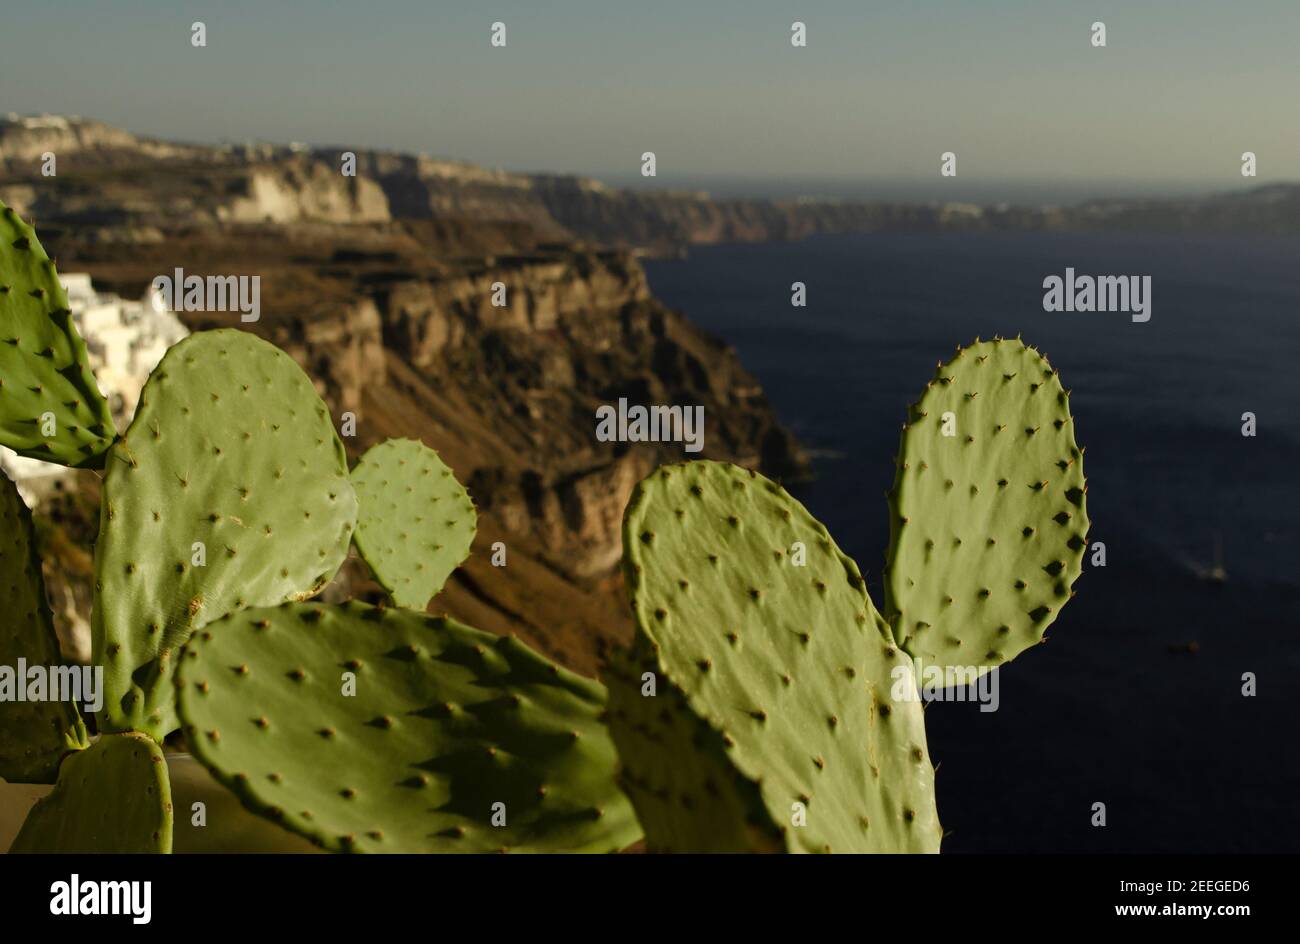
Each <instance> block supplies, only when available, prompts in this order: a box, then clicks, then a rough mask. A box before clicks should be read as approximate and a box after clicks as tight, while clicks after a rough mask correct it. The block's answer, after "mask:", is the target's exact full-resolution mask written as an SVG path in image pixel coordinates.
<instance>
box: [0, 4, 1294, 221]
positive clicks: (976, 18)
mask: <svg viewBox="0 0 1300 944" xmlns="http://www.w3.org/2000/svg"><path fill="white" fill-rule="evenodd" d="M796 20H798V21H802V22H804V23H805V24H806V26H807V36H808V45H807V47H806V48H794V47H793V46H792V45H791V43H790V30H791V23H792V22H794V21H796ZM194 21H203V22H204V23H205V24H206V27H207V40H208V45H207V47H206V48H203V49H196V48H194V47H193V46H192V45H191V43H190V27H191V24H192V23H193V22H194ZM496 21H500V22H503V23H505V25H506V39H507V44H506V46H505V47H504V48H493V47H492V46H491V45H490V43H489V37H490V33H491V29H492V24H493V23H494V22H496ZM1095 21H1101V22H1104V23H1105V24H1106V34H1107V35H1106V39H1107V45H1106V47H1105V48H1094V47H1093V46H1092V45H1091V42H1090V36H1091V26H1092V23H1093V22H1095ZM2 24H3V29H2V30H0V112H7V111H15V112H19V113H24V114H25V113H33V112H56V113H65V114H79V115H84V116H87V117H93V118H98V119H101V120H104V121H107V122H110V123H112V124H117V125H121V126H124V127H126V128H128V129H130V130H132V131H135V132H136V133H140V134H147V135H155V136H159V137H165V138H172V139H182V140H190V141H205V142H215V141H243V140H248V139H257V140H270V141H280V142H283V141H303V142H308V143H311V144H318V145H347V146H353V147H376V148H386V149H395V150H404V151H413V152H422V153H429V154H433V155H437V156H444V157H454V158H461V159H465V160H469V161H473V162H475V163H480V164H483V165H486V166H489V167H502V168H506V169H510V170H523V171H554V172H567V173H585V174H591V175H594V176H598V177H601V178H604V179H606V180H610V181H612V182H616V183H624V184H628V183H633V182H634V181H636V180H638V179H639V168H640V160H641V155H642V153H643V152H645V151H654V152H655V155H656V162H657V168H656V169H657V177H656V178H655V179H654V181H652V182H653V183H654V185H655V186H659V187H702V186H710V184H712V185H713V188H714V189H715V190H717V189H722V190H726V189H728V188H730V189H732V190H737V189H738V190H744V189H747V188H748V189H762V188H764V187H770V186H772V184H773V182H774V181H776V182H779V183H780V186H782V187H785V188H786V189H799V190H807V191H809V192H812V191H817V192H818V194H819V195H826V194H830V193H834V192H836V191H841V192H843V193H844V195H846V196H848V195H856V194H855V193H853V192H852V191H855V190H856V189H860V188H861V186H863V185H864V182H867V183H869V182H872V181H876V182H893V183H895V184H898V185H909V182H911V183H912V184H917V185H923V186H924V187H925V188H932V189H934V190H935V191H938V192H941V191H942V189H943V188H944V187H949V188H950V189H951V190H952V192H953V193H954V194H961V193H973V192H974V191H978V190H979V189H980V188H981V187H986V188H992V190H990V191H989V192H990V193H991V192H992V191H993V190H996V189H997V188H998V187H1001V186H1003V185H1004V184H1005V185H1007V186H1011V187H1013V188H1014V187H1025V188H1032V187H1034V186H1038V185H1040V184H1043V183H1044V182H1046V183H1047V184H1048V185H1050V186H1057V187H1058V188H1059V187H1075V186H1077V187H1084V188H1086V187H1089V186H1096V187H1099V188H1100V189H1103V190H1104V189H1105V188H1108V187H1109V188H1110V189H1112V190H1116V189H1118V190H1124V189H1128V190H1132V191H1134V192H1137V191H1141V190H1150V191H1157V190H1170V189H1179V188H1186V189H1195V188H1199V189H1207V188H1208V189H1221V190H1228V189H1233V188H1236V187H1240V186H1242V185H1243V183H1263V182H1268V181H1276V180H1287V179H1290V180H1295V179H1300V94H1298V93H1300V0H1237V2H1230V0H1086V2H1084V0H853V2H829V0H822V2H818V0H784V2H775V0H688V2H683V0H643V2H632V0H604V2H587V0H547V2H541V0H527V2H506V0H462V2H459V3H444V2H439V0H366V2H356V0H220V2H218V0H205V2H191V0H175V2H153V3H146V2H140V0H111V3H110V2H104V0H91V2H84V0H62V2H61V0H44V2H42V3H31V4H6V10H5V13H4V16H3V21H2ZM1247 150H1250V151H1254V152H1255V153H1256V154H1257V156H1258V173H1259V176H1258V179H1257V180H1255V181H1243V179H1242V178H1241V174H1240V163H1241V154H1242V152H1243V151H1247ZM945 151H952V152H954V153H955V154H956V155H957V178H956V179H955V180H944V179H942V178H940V177H939V166H940V156H941V154H942V153H943V152H945Z"/></svg>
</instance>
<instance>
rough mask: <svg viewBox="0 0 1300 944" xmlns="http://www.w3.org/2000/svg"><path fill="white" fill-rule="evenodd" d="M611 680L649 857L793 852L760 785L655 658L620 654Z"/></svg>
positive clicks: (616, 729)
mask: <svg viewBox="0 0 1300 944" xmlns="http://www.w3.org/2000/svg"><path fill="white" fill-rule="evenodd" d="M638 641H639V642H640V641H641V640H640V639H639V640H638ZM637 648H641V646H638V647H637ZM647 676H653V681H654V684H655V686H656V693H655V696H654V697H653V698H650V697H647V696H645V695H643V694H642V691H643V689H644V687H645V686H646V684H647V681H648V679H647ZM604 679H605V682H606V684H607V685H608V686H609V717H610V725H609V727H610V733H611V735H613V738H614V744H615V746H616V747H617V748H618V756H619V775H618V782H619V785H620V786H621V787H622V788H623V789H624V791H626V792H627V795H628V796H629V797H630V798H631V800H632V804H633V806H634V807H635V808H636V811H637V817H638V819H640V821H641V825H642V828H644V829H645V832H646V837H647V841H646V849H647V851H648V852H677V851H679V850H684V851H690V852H701V853H725V852H734V851H736V850H746V851H755V852H780V851H782V850H783V849H784V848H785V842H784V839H783V838H782V836H781V830H780V827H779V826H778V825H777V824H776V823H774V822H773V821H772V817H771V816H770V815H769V814H768V812H767V810H766V808H765V807H764V806H763V798H762V794H761V792H760V790H759V787H758V784H757V783H756V782H754V781H753V780H750V779H749V778H747V777H746V776H745V775H744V774H742V773H741V772H740V771H739V770H737V769H736V768H735V767H734V766H733V765H732V763H731V760H730V759H729V758H728V757H727V746H726V742H725V741H724V740H723V737H722V735H720V734H719V733H718V732H717V731H715V730H713V729H712V728H711V727H709V725H708V724H706V723H705V722H704V721H703V720H701V719H700V718H698V717H696V715H695V714H694V713H693V712H692V711H691V710H690V708H689V707H688V705H687V702H686V697H685V695H684V694H683V693H682V692H681V690H680V689H678V688H676V687H675V686H673V685H672V683H671V682H670V681H669V680H668V679H667V678H664V677H662V676H660V674H659V666H658V664H657V663H656V661H655V660H654V658H653V656H646V655H645V654H636V655H634V654H633V652H632V651H627V652H619V653H615V654H614V655H613V656H612V657H611V659H610V662H609V664H608V665H607V666H606V668H605V672H604Z"/></svg>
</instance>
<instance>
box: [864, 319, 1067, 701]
mask: <svg viewBox="0 0 1300 944" xmlns="http://www.w3.org/2000/svg"><path fill="white" fill-rule="evenodd" d="M945 422H946V423H947V425H946V426H945ZM946 433H949V434H951V435H946ZM1085 491H1086V485H1085V482H1084V477H1083V453H1082V450H1080V449H1079V447H1078V446H1077V445H1076V443H1075V440H1074V423H1073V421H1072V420H1071V418H1070V398H1069V394H1068V393H1066V391H1065V390H1063V389H1062V387H1061V383H1060V380H1059V378H1058V376H1057V374H1056V372H1055V371H1054V370H1053V369H1052V367H1051V365H1050V364H1048V363H1047V359H1046V358H1044V357H1043V356H1042V355H1041V354H1039V353H1038V352H1037V351H1035V350H1033V349H1032V348H1027V347H1025V345H1024V344H1023V343H1021V342H1020V340H1019V339H1016V340H996V341H983V342H977V343H975V344H974V345H972V346H971V347H968V348H965V349H961V350H959V353H958V354H957V356H956V357H955V358H953V360H952V361H950V362H949V363H948V364H945V365H943V366H941V367H940V368H939V369H938V371H937V373H936V374H935V377H934V379H933V380H931V381H930V383H929V384H928V385H927V386H926V390H925V393H924V394H923V395H922V397H921V399H920V402H919V403H917V404H915V405H914V406H913V407H912V408H911V410H910V411H909V419H908V423H907V425H906V426H905V427H904V431H903V436H902V444H901V446H900V448H899V451H898V467H897V470H896V474H895V479H894V486H893V489H892V490H891V492H890V497H889V506H890V546H889V552H888V554H887V561H888V563H887V570H886V574H885V577H886V584H885V586H886V593H887V598H888V605H887V607H886V612H887V614H888V615H889V617H890V620H891V623H892V625H893V627H894V635H895V638H896V639H899V640H900V642H901V644H902V646H903V648H904V649H906V650H907V651H908V652H909V653H910V654H911V655H912V656H913V657H915V658H916V660H917V666H918V671H919V672H920V673H921V676H922V679H923V680H925V678H926V677H927V675H928V672H927V669H928V667H934V668H936V669H938V668H942V669H943V670H944V673H945V676H944V682H945V684H959V683H962V682H965V681H969V680H971V679H973V678H974V677H976V676H977V675H978V674H982V672H984V671H986V670H987V669H988V668H989V667H991V666H996V665H1000V664H1001V663H1003V662H1007V661H1009V660H1010V659H1012V658H1014V657H1015V656H1016V655H1017V654H1018V653H1020V652H1022V651H1024V650H1025V649H1027V648H1029V647H1030V646H1033V645H1036V644H1037V643H1039V642H1041V641H1042V639H1043V633H1044V632H1045V631H1046V629H1047V627H1048V626H1050V625H1051V623H1052V621H1053V620H1054V619H1055V618H1056V615H1057V613H1059V612H1060V610H1061V607H1062V606H1064V605H1065V603H1066V601H1067V600H1069V599H1070V596H1071V589H1070V586H1071V584H1072V583H1074V581H1075V579H1076V578H1077V577H1078V576H1079V573H1080V571H1081V569H1082V561H1083V552H1084V549H1085V548H1086V547H1087V533H1088V511H1087V502H1086V499H1085V495H1084V493H1085ZM936 674H937V673H936Z"/></svg>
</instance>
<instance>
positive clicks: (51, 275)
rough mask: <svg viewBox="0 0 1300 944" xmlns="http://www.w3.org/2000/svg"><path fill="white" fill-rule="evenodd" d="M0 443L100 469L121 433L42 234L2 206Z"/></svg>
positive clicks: (28, 453)
mask: <svg viewBox="0 0 1300 944" xmlns="http://www.w3.org/2000/svg"><path fill="white" fill-rule="evenodd" d="M0 247H2V249H3V251H0V445H4V446H8V447H9V448H10V449H13V450H14V451H15V452H17V453H18V454H19V455H23V456H29V457H31V458H33V459H44V460H46V461H47V462H56V463H59V464H60V465H67V466H77V467H88V468H99V467H101V466H102V465H103V464H104V453H105V451H106V450H107V449H108V447H109V446H110V445H112V443H113V439H114V438H115V437H116V435H117V432H116V430H115V429H114V428H113V415H112V412H111V411H110V410H109V406H108V401H107V400H105V399H104V396H103V394H101V393H100V392H99V387H98V386H96V384H95V378H94V376H93V375H92V374H91V371H90V363H89V361H88V360H87V357H86V345H85V344H84V343H83V342H82V340H81V337H80V336H79V335H78V334H77V329H76V327H75V326H74V325H73V323H72V312H71V311H69V310H68V296H67V293H66V292H64V290H63V286H62V285H61V284H60V283H59V279H58V276H57V275H56V274H55V271H54V263H53V262H51V261H50V259H49V257H48V256H47V255H46V254H45V250H44V249H42V248H41V244H40V242H39V241H38V240H37V238H36V233H35V232H34V231H33V230H32V228H31V227H30V226H28V225H27V224H26V223H24V222H23V221H22V220H21V219H20V218H19V216H18V214H17V213H15V212H14V211H13V210H12V209H11V208H10V207H7V206H5V205H4V204H3V203H0Z"/></svg>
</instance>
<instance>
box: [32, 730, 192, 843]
mask: <svg viewBox="0 0 1300 944" xmlns="http://www.w3.org/2000/svg"><path fill="white" fill-rule="evenodd" d="M114 801H116V803H117V806H116V808H114V807H113V806H109V805H108V804H109V803H111V802H114ZM171 848H172V797H171V788H170V786H169V784H168V779H167V764H166V761H165V760H164V758H163V753H162V749H161V748H160V747H159V746H158V745H157V744H156V743H155V742H154V741H153V739H151V738H149V737H146V736H144V735H141V734H109V735H104V736H102V737H100V738H99V740H97V741H96V742H95V743H94V744H92V745H90V747H88V748H86V749H85V750H84V751H78V752H77V753H75V754H72V755H70V756H69V757H68V758H67V759H66V760H64V762H63V766H62V767H61V768H60V769H59V780H58V783H56V784H55V786H54V790H53V792H51V793H50V795H49V796H47V797H45V798H44V799H43V800H41V801H39V802H38V803H37V804H36V806H35V807H33V808H32V811H31V813H29V814H28V816H27V821H26V822H25V823H23V828H22V830H20V831H19V833H18V836H17V838H15V839H14V842H13V846H12V847H10V850H9V851H10V852H67V853H74V852H75V853H83V852H171Z"/></svg>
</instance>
